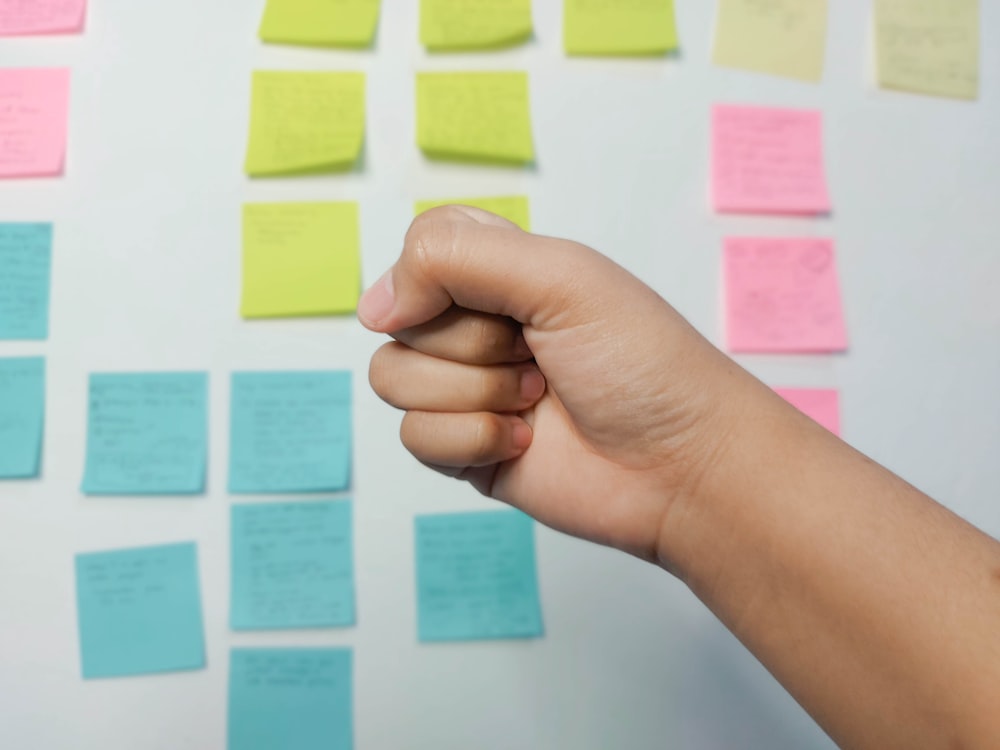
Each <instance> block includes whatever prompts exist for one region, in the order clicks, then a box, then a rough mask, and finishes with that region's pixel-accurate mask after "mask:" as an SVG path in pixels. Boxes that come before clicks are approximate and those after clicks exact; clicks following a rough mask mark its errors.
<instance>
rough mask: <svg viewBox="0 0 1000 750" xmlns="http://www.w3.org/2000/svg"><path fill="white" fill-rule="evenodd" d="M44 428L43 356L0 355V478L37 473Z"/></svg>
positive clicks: (25, 476) (39, 466) (29, 476)
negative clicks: (1, 356) (3, 356)
mask: <svg viewBox="0 0 1000 750" xmlns="http://www.w3.org/2000/svg"><path fill="white" fill-rule="evenodd" d="M0 283H2V282H0ZM44 430H45V360H44V359H42V358H41V357H5V358H2V359H0V479H28V478H31V477H37V476H38V473H39V470H40V468H41V462H42V434H43V433H44Z"/></svg>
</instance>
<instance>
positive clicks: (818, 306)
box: [724, 237, 847, 353]
mask: <svg viewBox="0 0 1000 750" xmlns="http://www.w3.org/2000/svg"><path fill="white" fill-rule="evenodd" d="M724 253H725V257H724V272H725V286H726V292H725V299H726V341H727V344H728V347H729V351H731V352H760V353H779V352H781V353H795V352H800V353H804V352H838V351H843V350H845V349H846V348H847V332H846V329H845V325H844V314H843V308H842V303H841V298H840V284H839V282H838V279H837V268H836V259H835V257H834V249H833V242H832V241H830V240H826V239H815V238H801V239H800V238H757V237H734V238H729V239H727V240H726V242H725V250H724Z"/></svg>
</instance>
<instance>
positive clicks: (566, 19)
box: [563, 0, 677, 55]
mask: <svg viewBox="0 0 1000 750" xmlns="http://www.w3.org/2000/svg"><path fill="white" fill-rule="evenodd" d="M563 45H564V46H565V48H566V52H567V53H569V54H570V55H662V54H664V53H666V52H669V51H670V50H673V49H677V22H676V20H675V18H674V3H673V0H565V2H564V4H563Z"/></svg>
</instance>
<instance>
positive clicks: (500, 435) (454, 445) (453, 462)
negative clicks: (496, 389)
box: [399, 411, 531, 467]
mask: <svg viewBox="0 0 1000 750" xmlns="http://www.w3.org/2000/svg"><path fill="white" fill-rule="evenodd" d="M399 436H400V438H401V439H402V441H403V445H404V446H406V449H407V450H408V451H410V453H412V454H413V455H414V457H415V458H416V459H417V460H418V461H422V462H423V463H426V464H433V465H435V466H442V467H466V466H490V465H491V464H497V463H501V462H503V461H509V460H510V459H512V458H517V457H518V456H520V455H521V454H522V453H524V451H525V450H526V449H527V447H528V446H529V445H530V444H531V428H530V427H528V425H527V423H526V422H525V421H524V420H523V419H521V418H520V417H515V416H511V415H505V414H493V413H492V412H477V413H471V414H442V413H439V412H426V411H409V412H407V413H406V414H405V415H404V416H403V423H402V425H400V428H399Z"/></svg>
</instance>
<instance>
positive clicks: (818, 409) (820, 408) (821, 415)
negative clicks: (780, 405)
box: [774, 388, 840, 435]
mask: <svg viewBox="0 0 1000 750" xmlns="http://www.w3.org/2000/svg"><path fill="white" fill-rule="evenodd" d="M774 390H775V392H776V393H777V394H778V395H779V396H781V397H782V398H783V399H785V401H787V402H788V403H790V404H791V405H792V406H794V407H795V408H796V409H798V410H799V411H800V412H802V413H803V414H805V415H806V416H808V417H811V418H812V419H814V420H815V421H816V422H818V423H819V424H821V425H823V427H825V428H826V429H828V430H829V431H830V432H832V433H833V434H834V435H840V394H839V393H837V391H835V390H833V389H832V388H775V389H774Z"/></svg>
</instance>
